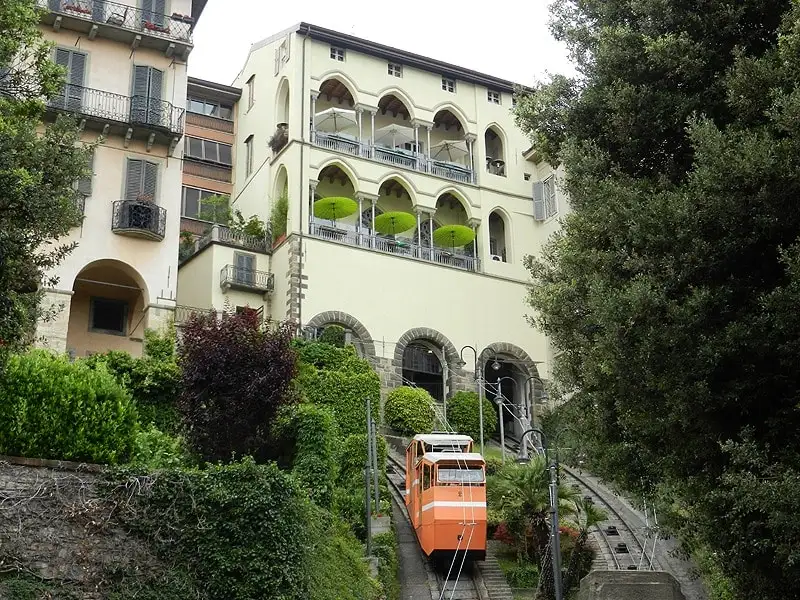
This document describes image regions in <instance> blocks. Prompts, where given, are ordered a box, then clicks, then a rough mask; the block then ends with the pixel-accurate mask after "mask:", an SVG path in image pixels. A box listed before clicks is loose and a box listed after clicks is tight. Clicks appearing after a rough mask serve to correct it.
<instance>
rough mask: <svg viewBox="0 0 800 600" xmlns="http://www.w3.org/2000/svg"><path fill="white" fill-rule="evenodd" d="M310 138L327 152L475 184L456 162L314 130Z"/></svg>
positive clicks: (465, 170) (468, 169) (470, 172)
mask: <svg viewBox="0 0 800 600" xmlns="http://www.w3.org/2000/svg"><path fill="white" fill-rule="evenodd" d="M311 139H312V140H313V143H314V145H316V146H319V147H320V148H325V149H327V150H333V151H335V152H342V153H344V154H350V155H353V156H360V157H362V158H368V159H371V160H374V161H377V162H381V163H385V164H390V165H394V166H397V167H400V168H403V169H409V170H412V171H418V172H420V173H428V174H429V175H434V176H436V177H442V178H444V179H450V180H451V181H458V182H461V183H474V182H475V177H474V173H473V171H472V169H471V168H469V167H468V166H466V165H462V164H459V163H452V162H445V161H438V160H434V159H431V158H428V157H426V156H424V155H423V154H420V153H415V152H411V151H407V150H401V149H398V148H387V147H385V146H380V145H377V144H368V143H366V142H362V141H359V140H358V139H356V138H353V137H351V136H346V135H342V134H336V133H328V132H324V131H313V132H312V136H311Z"/></svg>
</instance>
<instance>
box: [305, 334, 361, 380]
mask: <svg viewBox="0 0 800 600" xmlns="http://www.w3.org/2000/svg"><path fill="white" fill-rule="evenodd" d="M292 348H294V349H295V350H296V351H297V355H298V358H299V359H300V362H301V363H303V364H306V365H311V366H313V367H315V368H317V369H322V370H325V371H343V372H347V373H370V372H371V371H372V367H371V366H370V364H369V363H368V362H367V361H366V360H364V359H362V358H359V357H358V354H356V349H355V348H354V347H353V346H347V347H346V348H340V347H338V346H335V345H333V344H330V343H327V342H323V341H319V342H309V341H307V340H301V339H295V340H292Z"/></svg>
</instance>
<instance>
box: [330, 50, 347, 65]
mask: <svg viewBox="0 0 800 600" xmlns="http://www.w3.org/2000/svg"><path fill="white" fill-rule="evenodd" d="M330 57H331V60H336V61H339V62H344V58H345V51H344V48H340V47H339V46H331V51H330Z"/></svg>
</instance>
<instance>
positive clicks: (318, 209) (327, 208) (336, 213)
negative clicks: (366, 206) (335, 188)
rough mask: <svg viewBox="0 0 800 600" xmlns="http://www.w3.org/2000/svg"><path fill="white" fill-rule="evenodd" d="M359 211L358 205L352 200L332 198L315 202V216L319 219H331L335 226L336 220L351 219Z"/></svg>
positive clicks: (339, 197)
mask: <svg viewBox="0 0 800 600" xmlns="http://www.w3.org/2000/svg"><path fill="white" fill-rule="evenodd" d="M357 210H358V203H357V202H356V201H355V200H353V199H351V198H343V197H341V196H331V197H329V198H322V199H320V200H317V201H316V202H314V216H315V217H317V218H319V219H330V220H331V222H332V223H333V224H334V225H335V224H336V219H339V218H344V217H349V216H350V215H352V214H353V213H354V212H356V211H357Z"/></svg>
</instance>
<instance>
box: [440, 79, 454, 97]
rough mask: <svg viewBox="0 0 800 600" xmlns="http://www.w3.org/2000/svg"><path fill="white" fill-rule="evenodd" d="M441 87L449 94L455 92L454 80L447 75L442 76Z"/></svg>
mask: <svg viewBox="0 0 800 600" xmlns="http://www.w3.org/2000/svg"><path fill="white" fill-rule="evenodd" d="M442 89H443V90H444V91H445V92H450V93H451V94H455V93H456V80H455V79H450V78H448V77H442Z"/></svg>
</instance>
